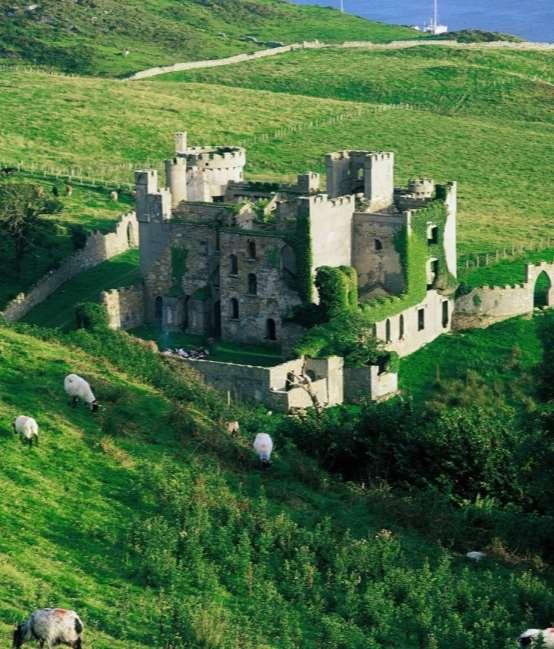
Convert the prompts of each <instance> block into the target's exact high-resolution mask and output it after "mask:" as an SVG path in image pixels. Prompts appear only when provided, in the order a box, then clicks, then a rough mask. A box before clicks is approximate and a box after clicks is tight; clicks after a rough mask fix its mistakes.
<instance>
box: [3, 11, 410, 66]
mask: <svg viewBox="0 0 554 649" xmlns="http://www.w3.org/2000/svg"><path fill="white" fill-rule="evenodd" d="M28 7H34V9H28ZM245 36H253V37H254V38H255V39H257V40H258V41H259V42H254V41H252V40H243V39H244V37H245ZM414 37H415V38H417V37H419V35H418V33H417V32H416V31H414V30H412V29H407V28H403V27H398V26H392V25H385V24H383V23H376V22H371V21H368V20H364V19H362V18H356V17H354V16H350V15H347V14H341V13H340V12H339V11H337V10H332V9H328V8H324V7H315V6H314V7H309V6H297V5H294V4H289V3H287V2H282V1H280V0H249V1H248V2H245V1H244V0H216V1H215V2H203V1H201V0H196V1H195V0H142V1H139V0H127V1H126V2H118V0H80V1H79V2H74V1H73V0H42V1H41V2H40V3H37V4H36V5H30V4H29V2H27V1H26V0H0V57H4V58H5V59H6V60H7V61H8V62H14V61H15V62H17V61H23V62H29V63H37V64H41V65H46V66H49V67H53V68H57V69H60V70H64V71H68V72H77V73H85V74H101V75H111V76H113V75H122V74H128V73H130V72H134V71H136V70H140V69H143V68H149V67H152V66H155V65H164V64H169V63H175V62H176V61H187V60H196V59H205V58H221V57H224V56H229V55H231V54H236V53H238V52H248V51H253V50H256V49H261V48H264V47H265V45H264V43H265V42H267V41H281V42H286V43H292V42H298V41H302V40H315V39H319V40H324V41H329V42H338V41H344V40H368V41H375V42H385V41H390V40H395V39H402V38H414ZM125 50H128V51H129V54H128V55H127V56H124V54H123V53H124V51H125Z"/></svg>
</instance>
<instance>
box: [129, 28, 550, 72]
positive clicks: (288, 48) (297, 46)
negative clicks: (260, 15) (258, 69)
mask: <svg viewBox="0 0 554 649" xmlns="http://www.w3.org/2000/svg"><path fill="white" fill-rule="evenodd" d="M420 45H435V46H440V47H450V48H458V49H482V48H485V49H495V48H507V49H516V50H550V49H554V43H531V42H527V41H523V42H521V43H513V42H511V41H491V42H490V43H458V42H457V41H450V40H426V39H424V38H421V39H414V40H406V41H392V42H390V43H373V42H371V41H345V42H343V43H322V42H321V41H304V42H303V43H291V44H290V45H282V46H281V47H272V48H269V49H265V50H257V51H255V52H248V53H241V54H235V55H234V56H227V57H225V58H222V59H205V60H203V61H185V62H183V63H174V64H173V65H163V66H157V67H154V68H148V69H147V70H140V71H139V72H135V74H132V75H130V76H128V77H126V78H125V79H123V81H137V80H139V79H148V78H149V77H156V76H158V75H160V74H167V73H169V72H182V71H184V70H198V69H201V68H215V67H219V66H221V65H232V64H233V63H243V62H244V61H252V60H255V59H261V58H264V57H266V56H276V55H278V54H285V53H286V52H292V51H293V50H301V49H324V48H337V47H339V48H344V49H351V48H365V49H374V50H383V49H384V50H397V49H405V48H409V47H418V46H420Z"/></svg>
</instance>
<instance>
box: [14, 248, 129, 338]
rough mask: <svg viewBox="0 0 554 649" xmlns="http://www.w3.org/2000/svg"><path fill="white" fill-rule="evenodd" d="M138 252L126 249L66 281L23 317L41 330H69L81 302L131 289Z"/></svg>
mask: <svg viewBox="0 0 554 649" xmlns="http://www.w3.org/2000/svg"><path fill="white" fill-rule="evenodd" d="M138 259H139V253H138V250H136V249H134V250H128V251H127V252H124V253H122V254H121V255H118V256H116V257H112V259H109V260H108V261H105V262H103V263H101V264H99V265H98V266H96V267H94V268H91V269H90V270H87V271H85V272H83V273H80V274H79V275H77V276H76V277H74V278H73V279H70V280H69V281H68V282H66V283H65V284H62V286H60V288H59V289H58V290H57V291H55V292H54V293H52V295H51V296H50V297H49V298H47V299H46V300H44V302H42V303H41V304H39V305H37V306H36V307H35V308H34V309H32V310H31V311H30V312H29V313H28V314H27V315H26V316H25V318H24V320H25V322H29V323H31V324H36V325H40V326H41V327H61V328H62V329H68V328H69V329H70V328H73V327H74V326H75V324H76V321H75V306H76V305H77V304H78V303H79V302H83V301H92V302H94V301H96V300H97V299H98V298H99V296H100V293H101V292H102V291H105V290H108V289H110V288H120V287H123V286H131V285H133V284H136V283H137V282H140V280H141V277H140V272H139V267H138Z"/></svg>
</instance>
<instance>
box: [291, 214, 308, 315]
mask: <svg viewBox="0 0 554 649" xmlns="http://www.w3.org/2000/svg"><path fill="white" fill-rule="evenodd" d="M288 244H289V245H290V246H291V247H292V248H293V249H294V252H295V254H296V278H297V279H296V283H297V290H298V294H299V295H300V299H301V300H302V302H303V303H304V304H310V303H311V302H312V300H313V278H312V259H313V257H312V246H311V233H310V215H309V212H307V213H306V214H302V213H299V214H298V216H297V217H296V228H295V233H294V238H292V237H288Z"/></svg>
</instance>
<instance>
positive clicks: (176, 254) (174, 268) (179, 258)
mask: <svg viewBox="0 0 554 649" xmlns="http://www.w3.org/2000/svg"><path fill="white" fill-rule="evenodd" d="M187 254H188V251H187V250H186V249H185V248H171V292H170V294H171V295H181V293H182V280H183V275H184V274H185V273H186V272H187Z"/></svg>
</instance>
